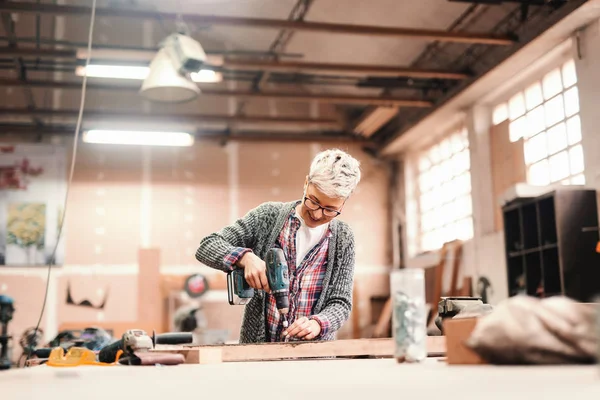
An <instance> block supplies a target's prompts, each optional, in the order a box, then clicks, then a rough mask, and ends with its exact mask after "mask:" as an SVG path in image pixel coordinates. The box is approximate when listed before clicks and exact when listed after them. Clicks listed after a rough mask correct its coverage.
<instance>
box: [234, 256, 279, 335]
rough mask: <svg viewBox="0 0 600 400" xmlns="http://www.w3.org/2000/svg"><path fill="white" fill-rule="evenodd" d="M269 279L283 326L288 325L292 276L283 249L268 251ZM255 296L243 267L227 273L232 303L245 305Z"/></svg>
mask: <svg viewBox="0 0 600 400" xmlns="http://www.w3.org/2000/svg"><path fill="white" fill-rule="evenodd" d="M265 264H266V266H267V281H268V283H269V288H270V289H271V294H272V295H273V296H274V297H275V304H276V305H277V310H278V311H279V314H281V316H282V317H283V326H284V327H285V328H287V327H288V320H287V314H288V312H289V308H290V299H289V291H290V277H289V270H288V263H287V260H286V259H285V254H284V253H283V250H282V249H279V248H275V247H274V248H272V249H269V251H268V252H267V257H266V260H265ZM253 296H254V289H253V288H252V287H250V285H248V282H247V281H246V279H245V278H244V270H243V268H235V269H233V271H231V272H229V273H227V297H228V300H229V304H231V305H244V304H247V303H248V301H250V299H251V298H252V297H253Z"/></svg>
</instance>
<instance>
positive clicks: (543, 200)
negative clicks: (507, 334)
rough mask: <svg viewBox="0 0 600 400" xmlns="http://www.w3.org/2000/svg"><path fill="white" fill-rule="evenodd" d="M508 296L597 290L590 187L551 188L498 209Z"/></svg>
mask: <svg viewBox="0 0 600 400" xmlns="http://www.w3.org/2000/svg"><path fill="white" fill-rule="evenodd" d="M502 213H503V219H504V239H505V246H506V264H507V268H508V271H507V277H508V290H509V296H514V295H517V294H527V295H530V296H537V297H549V296H553V295H558V294H562V295H565V296H568V297H570V298H573V299H575V300H578V301H583V302H587V301H592V300H593V298H594V296H596V295H598V294H600V254H599V253H598V252H597V251H596V247H597V245H598V242H599V240H600V237H599V232H598V206H597V201H596V191H595V190H587V189H570V188H565V189H557V190H555V191H552V192H549V193H546V194H544V195H542V196H539V197H535V198H525V199H518V200H515V201H513V202H511V203H510V204H507V205H505V206H504V207H503V208H502Z"/></svg>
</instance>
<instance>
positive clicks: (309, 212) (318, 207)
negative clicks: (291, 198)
mask: <svg viewBox="0 0 600 400" xmlns="http://www.w3.org/2000/svg"><path fill="white" fill-rule="evenodd" d="M304 193H305V194H304V196H305V197H306V198H307V199H308V200H307V199H302V204H301V208H300V214H301V216H302V219H303V220H304V222H305V223H306V225H307V226H308V227H309V228H316V227H317V226H319V225H323V224H326V223H328V222H329V221H331V220H332V219H334V218H335V217H336V215H326V214H325V213H324V212H323V208H326V209H328V210H332V211H338V212H341V211H342V208H343V206H344V203H345V202H346V199H343V198H335V197H329V196H327V195H325V194H324V193H323V192H321V191H320V190H319V189H317V187H316V186H315V185H313V184H308V185H307V186H306V190H305V192H304Z"/></svg>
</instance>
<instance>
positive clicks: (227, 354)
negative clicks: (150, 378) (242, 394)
mask: <svg viewBox="0 0 600 400" xmlns="http://www.w3.org/2000/svg"><path fill="white" fill-rule="evenodd" d="M153 351H161V352H163V351H167V352H177V353H181V354H184V355H185V356H186V363H188V364H198V363H200V364H203V363H214V362H236V361H269V360H286V359H310V358H330V357H379V358H386V357H393V354H394V341H393V339H390V338H385V339H351V340H333V341H327V342H290V343H261V344H233V345H223V346H169V345H159V346H157V348H156V349H155V350H153ZM217 352H220V354H221V359H220V360H218V359H217V358H218V357H216V353H217ZM427 352H428V355H429V356H441V355H444V354H445V353H446V338H445V337H443V336H428V337H427ZM206 357H208V358H209V359H210V361H208V360H207V359H206Z"/></svg>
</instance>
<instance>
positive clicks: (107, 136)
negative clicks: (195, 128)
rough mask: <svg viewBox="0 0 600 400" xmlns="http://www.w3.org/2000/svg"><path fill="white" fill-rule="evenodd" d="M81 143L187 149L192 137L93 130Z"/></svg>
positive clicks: (86, 134) (159, 133)
mask: <svg viewBox="0 0 600 400" xmlns="http://www.w3.org/2000/svg"><path fill="white" fill-rule="evenodd" d="M83 141H84V142H85V143H100V144H125V145H141V146H178V147H189V146H192V145H193V144H194V137H193V136H192V135H190V134H189V133H187V132H169V131H162V132H161V131H125V130H103V129H93V130H89V131H86V132H84V133H83Z"/></svg>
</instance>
